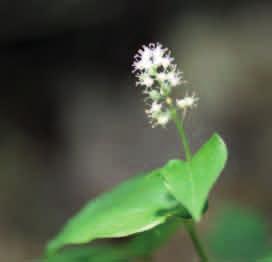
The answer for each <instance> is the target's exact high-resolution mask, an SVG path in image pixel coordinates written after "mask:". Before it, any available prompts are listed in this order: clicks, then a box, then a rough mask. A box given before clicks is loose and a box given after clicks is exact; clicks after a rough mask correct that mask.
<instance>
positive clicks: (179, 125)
mask: <svg viewBox="0 0 272 262" xmlns="http://www.w3.org/2000/svg"><path fill="white" fill-rule="evenodd" d="M172 117H173V120H174V122H175V124H176V127H177V129H178V133H179V136H180V139H181V144H182V145H183V148H184V151H185V157H186V160H187V161H190V160H191V158H192V153H191V149H190V145H189V141H188V139H187V136H186V134H185V130H184V127H183V123H182V121H181V119H180V118H179V116H178V114H177V111H176V110H175V109H174V110H173V111H172Z"/></svg>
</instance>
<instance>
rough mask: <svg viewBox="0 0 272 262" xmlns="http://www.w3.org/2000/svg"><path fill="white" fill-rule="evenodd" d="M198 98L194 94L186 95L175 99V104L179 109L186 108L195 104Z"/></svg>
mask: <svg viewBox="0 0 272 262" xmlns="http://www.w3.org/2000/svg"><path fill="white" fill-rule="evenodd" d="M198 100H199V98H198V97H195V94H193V95H192V96H188V95H186V96H185V97H184V98H182V99H177V100H176V104H177V107H178V108H179V109H183V110H186V109H188V108H193V107H195V106H196V105H197V101H198Z"/></svg>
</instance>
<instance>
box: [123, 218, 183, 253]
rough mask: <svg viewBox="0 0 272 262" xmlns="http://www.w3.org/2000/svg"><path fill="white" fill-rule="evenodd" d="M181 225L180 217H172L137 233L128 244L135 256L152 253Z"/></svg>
mask: <svg viewBox="0 0 272 262" xmlns="http://www.w3.org/2000/svg"><path fill="white" fill-rule="evenodd" d="M181 225H182V220H181V219H180V218H176V217H172V218H170V219H168V220H167V221H166V222H165V223H163V224H161V225H159V226H157V227H155V228H153V229H151V230H148V231H145V232H143V233H139V234H137V235H136V236H135V237H134V238H133V239H132V240H131V241H130V243H129V244H128V248H129V249H130V250H131V253H132V254H135V256H134V257H144V256H148V255H151V254H152V253H154V252H155V251H156V250H157V249H159V248H160V247H161V246H162V245H164V244H165V243H166V242H167V241H168V240H169V239H170V238H171V237H172V236H173V235H174V233H175V232H176V231H177V229H178V228H180V227H181Z"/></svg>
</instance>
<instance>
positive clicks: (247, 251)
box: [206, 206, 272, 262]
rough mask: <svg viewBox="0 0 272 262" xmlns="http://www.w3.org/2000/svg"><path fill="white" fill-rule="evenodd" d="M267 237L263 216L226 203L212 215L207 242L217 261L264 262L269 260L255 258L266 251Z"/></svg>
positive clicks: (267, 247)
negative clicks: (225, 205) (213, 216)
mask: <svg viewBox="0 0 272 262" xmlns="http://www.w3.org/2000/svg"><path fill="white" fill-rule="evenodd" d="M269 238H270V237H269V230H268V224H267V222H266V220H265V218H264V217H263V216H261V215H260V214H258V213H256V212H255V211H251V210H247V209H245V208H238V207H230V206H228V207H225V208H224V209H223V210H222V211H221V212H219V214H218V215H217V216H215V218H214V222H213V223H212V226H211V228H210V230H209V233H208V235H207V241H206V243H207V244H208V246H209V249H210V253H211V254H213V256H214V258H215V259H216V261H222V262H229V261H232V262H240V261H246V262H256V261H263V262H264V261H269V260H265V259H264V260H261V259H259V260H258V258H260V257H264V256H265V255H266V254H268V250H269V240H270V239H269ZM267 259H269V257H267ZM271 262H272V260H271Z"/></svg>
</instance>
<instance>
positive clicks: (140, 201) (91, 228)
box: [47, 170, 189, 254]
mask: <svg viewBox="0 0 272 262" xmlns="http://www.w3.org/2000/svg"><path fill="white" fill-rule="evenodd" d="M177 213H178V214H179V216H181V217H188V216H189V214H188V212H187V211H186V210H185V209H184V208H183V207H182V206H181V205H180V203H179V202H178V201H176V200H175V198H173V196H172V195H171V194H170V193H169V192H168V191H167V189H166V188H165V186H164V179H163V178H162V176H161V174H160V170H155V171H153V172H151V173H150V174H148V175H145V176H144V175H140V176H136V177H133V178H132V179H130V180H128V181H127V182H124V183H122V184H120V185H119V186H118V187H116V188H115V189H114V190H112V191H111V192H108V193H105V194H103V195H101V196H100V197H98V198H97V199H96V200H94V201H92V202H90V203H88V204H87V205H86V206H85V208H83V209H82V210H81V211H80V212H79V213H78V214H77V215H76V216H75V217H73V218H72V219H70V221H68V223H67V224H66V225H65V226H64V228H63V230H62V231H61V232H60V233H59V234H58V235H57V236H56V238H55V239H53V240H52V241H51V242H49V244H48V246H47V253H48V254H51V253H54V252H55V251H57V250H58V249H59V248H61V247H63V246H64V245H68V244H82V243H87V242H90V241H92V240H94V239H97V238H113V237H123V236H128V235H131V234H135V233H138V232H142V231H146V230H148V229H151V228H153V227H155V226H157V225H159V224H161V223H163V222H165V221H166V219H167V218H168V217H170V216H172V215H174V214H177Z"/></svg>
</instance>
